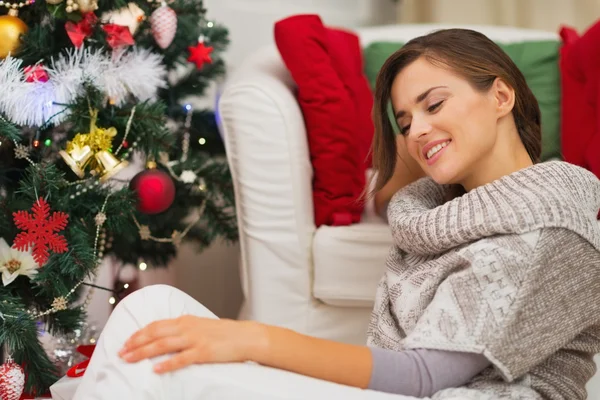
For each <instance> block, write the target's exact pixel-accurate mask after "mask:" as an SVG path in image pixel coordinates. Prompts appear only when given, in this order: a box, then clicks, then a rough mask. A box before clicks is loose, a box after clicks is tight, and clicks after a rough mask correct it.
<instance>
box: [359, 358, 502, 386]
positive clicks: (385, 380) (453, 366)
mask: <svg viewBox="0 0 600 400" xmlns="http://www.w3.org/2000/svg"><path fill="white" fill-rule="evenodd" d="M370 350H371V354H372V355H373V372H372V373H371V380H370V382H369V389H372V390H377V391H380V392H389V393H394V394H401V395H404V396H414V397H429V396H433V395H434V394H435V393H436V392H438V391H440V390H443V389H448V388H454V387H459V386H463V385H465V384H466V383H467V382H469V381H470V380H471V379H472V378H473V377H474V376H476V375H478V374H479V373H480V372H482V371H483V370H484V369H486V368H487V367H488V366H490V365H491V363H490V362H489V361H488V359H487V358H486V357H485V356H483V355H481V354H476V353H463V352H454V351H442V350H427V349H415V350H405V351H395V350H388V349H380V348H376V347H371V348H370Z"/></svg>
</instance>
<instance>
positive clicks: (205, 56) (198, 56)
mask: <svg viewBox="0 0 600 400" xmlns="http://www.w3.org/2000/svg"><path fill="white" fill-rule="evenodd" d="M188 50H189V52H190V56H189V57H188V59H187V60H188V61H189V62H193V63H194V64H196V68H197V69H202V67H203V66H204V63H205V62H207V63H212V59H211V58H210V53H211V52H212V51H213V48H212V47H210V46H205V45H204V42H202V41H200V42H198V44H197V45H196V46H190V47H188Z"/></svg>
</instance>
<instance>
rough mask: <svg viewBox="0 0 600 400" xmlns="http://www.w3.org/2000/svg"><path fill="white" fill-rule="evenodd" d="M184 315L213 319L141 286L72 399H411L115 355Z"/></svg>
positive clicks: (272, 374) (171, 293)
mask: <svg viewBox="0 0 600 400" xmlns="http://www.w3.org/2000/svg"><path fill="white" fill-rule="evenodd" d="M184 314H192V315H197V316H201V317H210V318H216V316H215V315H214V314H213V313H211V312H210V311H209V310H207V309H206V307H204V306H203V305H202V304H200V303H198V302H197V301H196V300H194V299H193V298H192V297H190V296H188V295H187V294H185V293H183V292H182V291H180V290H178V289H175V288H173V287H170V286H167V285H155V286H149V287H146V288H143V289H140V290H138V291H136V292H134V293H132V294H130V295H129V296H127V297H126V298H125V299H124V300H123V301H122V302H121V303H120V304H119V305H118V306H117V307H116V308H115V310H114V311H113V313H112V314H111V316H110V318H109V320H108V322H107V324H106V327H105V328H104V330H103V332H102V334H101V335H100V338H99V340H98V343H97V346H96V350H95V351H94V355H93V356H92V359H91V361H90V364H89V366H88V368H87V370H86V371H85V374H84V376H83V378H82V381H81V384H80V385H79V387H78V389H77V391H76V393H75V396H74V400H94V399H98V400H100V399H103V400H104V399H106V400H109V399H110V400H121V399H127V400H137V399H139V400H154V399H161V400H162V399H169V400H199V399H202V400H204V399H206V400H208V399H210V400H230V399H231V400H234V399H235V400H284V399H285V400H300V399H303V400H304V399H310V400H317V399H344V400H408V399H413V397H406V396H399V395H391V394H387V393H381V392H374V391H370V390H361V389H357V388H353V387H349V386H344V385H338V384H335V383H331V382H327V381H322V380H319V379H314V378H309V377H306V376H303V375H299V374H294V373H291V372H287V371H283V370H278V369H274V368H269V367H264V366H261V365H257V364H255V363H231V364H206V365H192V366H189V367H187V368H184V369H181V370H179V371H175V372H173V373H167V374H164V375H158V374H155V373H154V372H153V371H152V366H153V365H154V364H155V363H157V362H160V361H162V360H164V359H165V358H166V356H162V357H157V358H154V359H150V360H144V361H141V362H138V363H135V364H129V363H126V362H124V361H122V360H121V358H120V357H118V355H117V353H118V351H119V350H120V349H121V347H122V346H123V344H124V343H125V341H126V340H127V339H128V338H129V337H130V336H131V335H132V334H133V333H134V332H136V331H137V330H139V329H140V328H142V327H144V326H146V325H148V324H149V323H151V322H153V321H157V320H162V319H168V318H176V317H179V316H181V315H184Z"/></svg>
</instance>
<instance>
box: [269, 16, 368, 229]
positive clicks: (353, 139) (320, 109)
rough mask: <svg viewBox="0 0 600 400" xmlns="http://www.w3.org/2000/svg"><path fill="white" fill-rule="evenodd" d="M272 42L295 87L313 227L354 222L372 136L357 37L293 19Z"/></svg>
mask: <svg viewBox="0 0 600 400" xmlns="http://www.w3.org/2000/svg"><path fill="white" fill-rule="evenodd" d="M275 43H276V44H277V48H278V50H279V53H280V54H281V57H282V59H283V61H284V63H285V65H286V67H287V69H288V70H289V71H290V74H291V76H292V78H293V79H294V81H295V82H296V85H297V87H298V92H297V96H298V103H299V104H300V107H301V109H302V113H303V116H304V122H305V124H306V130H307V137H308V144H309V150H310V158H311V164H312V167H313V173H314V176H313V204H314V210H315V225H317V226H320V225H323V224H326V225H348V224H350V223H354V222H358V221H359V220H360V217H361V214H362V211H363V205H362V203H361V202H359V201H357V200H358V198H359V197H360V195H361V192H362V190H363V188H364V185H365V179H364V176H365V171H366V169H367V167H368V166H369V160H368V159H367V155H368V151H369V147H370V143H371V140H372V135H373V125H372V122H371V106H372V104H373V99H372V95H371V92H370V88H369V85H368V82H367V80H366V78H365V76H364V74H363V71H362V52H361V49H360V45H359V40H358V37H357V36H356V35H354V34H352V33H350V32H346V31H342V30H336V29H330V28H327V27H325V26H324V25H323V23H322V22H321V19H320V18H319V17H318V16H316V15H296V16H293V17H289V18H286V19H284V20H281V21H279V22H277V23H276V24H275Z"/></svg>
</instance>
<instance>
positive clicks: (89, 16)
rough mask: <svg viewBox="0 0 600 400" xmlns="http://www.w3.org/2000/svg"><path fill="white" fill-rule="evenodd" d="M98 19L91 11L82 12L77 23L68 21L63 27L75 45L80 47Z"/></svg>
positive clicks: (90, 33)
mask: <svg viewBox="0 0 600 400" xmlns="http://www.w3.org/2000/svg"><path fill="white" fill-rule="evenodd" d="M97 21H98V17H96V14H94V13H93V12H89V13H85V14H83V19H82V20H81V21H79V22H78V23H74V22H72V21H69V22H67V23H66V24H65V29H66V31H67V35H69V39H71V42H72V43H73V45H75V47H81V45H82V44H83V40H84V39H85V38H87V37H89V36H91V35H92V31H93V27H94V25H95V24H96V22H97Z"/></svg>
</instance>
